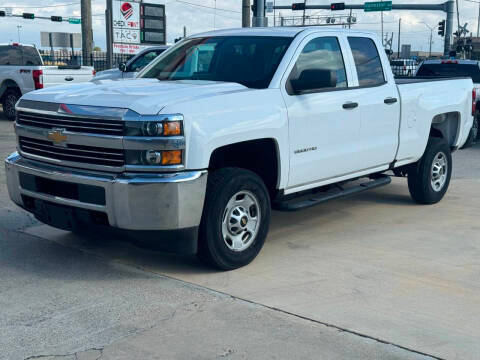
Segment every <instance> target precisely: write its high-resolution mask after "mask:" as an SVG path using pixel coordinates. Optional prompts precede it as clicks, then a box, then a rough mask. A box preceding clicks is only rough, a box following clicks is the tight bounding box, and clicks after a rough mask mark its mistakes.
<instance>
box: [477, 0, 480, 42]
mask: <svg viewBox="0 0 480 360" xmlns="http://www.w3.org/2000/svg"><path fill="white" fill-rule="evenodd" d="M479 33H480V3H479V4H478V20H477V37H478V36H479Z"/></svg>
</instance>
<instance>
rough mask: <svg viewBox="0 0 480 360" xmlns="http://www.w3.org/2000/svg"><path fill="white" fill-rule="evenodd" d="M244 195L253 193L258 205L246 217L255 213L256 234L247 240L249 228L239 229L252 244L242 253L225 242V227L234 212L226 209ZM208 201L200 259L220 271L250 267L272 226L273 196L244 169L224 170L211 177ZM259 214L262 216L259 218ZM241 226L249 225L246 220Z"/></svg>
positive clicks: (217, 171)
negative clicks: (243, 193)
mask: <svg viewBox="0 0 480 360" xmlns="http://www.w3.org/2000/svg"><path fill="white" fill-rule="evenodd" d="M242 192H246V193H249V194H251V196H253V198H254V199H255V200H256V201H257V204H258V209H257V206H255V205H253V206H254V207H253V208H249V209H248V214H247V215H248V219H250V215H251V213H254V212H255V210H256V211H257V214H256V215H257V219H258V225H257V227H256V231H255V234H256V235H255V236H251V238H249V237H248V235H249V234H250V235H251V233H249V232H248V231H247V229H246V228H244V229H243V230H242V229H241V228H240V227H238V229H239V230H241V231H245V233H246V243H249V242H250V244H249V246H248V247H246V248H245V249H244V250H242V251H234V250H232V249H231V248H230V247H229V246H233V240H230V241H231V242H232V244H228V242H229V241H228V240H229V239H224V236H223V234H224V232H222V228H223V227H224V226H228V225H227V224H228V223H227V222H224V220H229V219H231V216H230V214H232V213H233V208H234V207H230V208H228V207H227V205H228V204H229V201H231V200H232V199H233V198H234V196H235V195H236V194H238V193H242ZM249 196H250V195H249ZM205 199H206V200H205V206H204V209H203V214H202V221H201V224H200V229H199V244H198V245H199V246H198V256H199V258H200V259H201V260H203V261H205V262H207V263H209V264H210V265H212V266H214V267H216V268H219V269H221V270H233V269H236V268H239V267H242V266H245V265H247V264H249V263H250V262H251V261H252V260H253V259H255V257H256V256H257V255H258V253H259V252H260V250H261V249H262V247H263V244H264V243H265V238H266V237H267V233H268V228H269V225H270V210H271V206H270V197H269V195H268V190H267V188H266V186H265V184H264V183H263V181H262V179H261V178H260V177H259V176H257V175H256V174H255V173H253V172H251V171H249V170H245V169H239V168H223V169H219V170H216V171H214V172H212V173H211V174H209V177H208V184H207V193H206V198H205ZM240 199H241V195H240ZM229 209H230V210H229ZM258 214H259V215H260V217H259V218H258ZM254 215H255V214H254ZM242 220H243V218H242ZM248 221H252V220H247V222H248ZM241 223H242V225H241V226H242V227H243V226H246V225H247V224H246V223H245V224H244V223H243V221H241ZM239 224H240V223H239ZM242 236H243V235H242ZM227 237H228V235H227ZM250 239H252V240H250Z"/></svg>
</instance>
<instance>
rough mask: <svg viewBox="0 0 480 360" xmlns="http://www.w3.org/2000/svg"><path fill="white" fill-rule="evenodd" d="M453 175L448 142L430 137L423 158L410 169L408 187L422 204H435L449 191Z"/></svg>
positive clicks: (413, 196)
mask: <svg viewBox="0 0 480 360" xmlns="http://www.w3.org/2000/svg"><path fill="white" fill-rule="evenodd" d="M451 176H452V155H451V152H450V147H449V146H448V144H447V142H446V141H445V140H444V139H441V138H430V139H429V141H428V144H427V149H426V150H425V153H424V154H423V156H422V158H421V159H420V160H419V161H418V162H417V163H416V164H414V165H412V167H411V168H410V170H409V171H408V189H409V190H410V195H411V196H412V199H413V200H415V201H416V202H418V203H420V204H435V203H437V202H439V201H440V200H441V199H442V198H443V196H444V195H445V193H446V192H447V189H448V185H449V184H450V178H451Z"/></svg>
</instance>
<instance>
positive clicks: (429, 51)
mask: <svg viewBox="0 0 480 360" xmlns="http://www.w3.org/2000/svg"><path fill="white" fill-rule="evenodd" d="M432 36H433V35H432V30H430V48H429V49H428V58H429V59H430V58H431V57H432Z"/></svg>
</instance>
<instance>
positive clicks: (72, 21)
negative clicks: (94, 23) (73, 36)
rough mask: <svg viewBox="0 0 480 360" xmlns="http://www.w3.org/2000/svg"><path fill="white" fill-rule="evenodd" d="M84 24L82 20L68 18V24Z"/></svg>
mask: <svg viewBox="0 0 480 360" xmlns="http://www.w3.org/2000/svg"><path fill="white" fill-rule="evenodd" d="M81 22H82V20H81V19H79V18H68V23H69V24H80V23H81Z"/></svg>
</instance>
